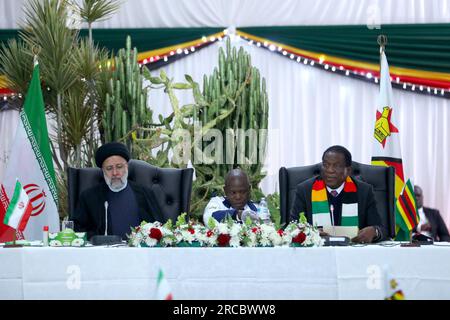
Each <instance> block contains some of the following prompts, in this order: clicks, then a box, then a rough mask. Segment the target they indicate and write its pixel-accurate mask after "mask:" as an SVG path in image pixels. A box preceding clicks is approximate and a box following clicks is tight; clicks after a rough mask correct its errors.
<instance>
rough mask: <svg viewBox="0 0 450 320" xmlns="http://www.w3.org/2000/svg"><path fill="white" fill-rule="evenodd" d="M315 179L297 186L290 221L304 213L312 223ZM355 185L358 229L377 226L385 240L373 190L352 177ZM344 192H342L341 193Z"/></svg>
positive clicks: (383, 227) (383, 228)
mask: <svg viewBox="0 0 450 320" xmlns="http://www.w3.org/2000/svg"><path fill="white" fill-rule="evenodd" d="M316 178H317V176H316V177H313V178H311V179H308V180H306V181H303V182H301V183H299V184H298V185H297V189H296V191H295V197H294V204H293V206H292V209H291V215H290V218H291V221H292V220H298V219H299V216H298V215H299V213H300V212H304V213H305V216H306V218H307V219H308V222H309V223H312V202H311V193H312V185H313V183H314V181H315V180H316ZM352 179H353V181H354V182H355V184H356V189H357V194H358V227H359V229H362V228H365V227H368V226H377V227H378V228H379V230H380V232H381V239H378V240H384V239H385V238H386V235H387V234H388V233H387V228H386V226H384V225H383V224H382V222H381V218H380V215H379V214H378V210H377V206H376V202H375V196H374V194H373V188H372V186H371V185H370V184H367V183H365V182H362V181H360V180H357V179H355V178H354V177H352ZM342 192H344V191H342Z"/></svg>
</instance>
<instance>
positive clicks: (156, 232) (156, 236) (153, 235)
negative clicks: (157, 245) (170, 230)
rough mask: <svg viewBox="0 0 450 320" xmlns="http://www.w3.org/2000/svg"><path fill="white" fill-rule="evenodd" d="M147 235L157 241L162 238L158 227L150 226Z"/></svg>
mask: <svg viewBox="0 0 450 320" xmlns="http://www.w3.org/2000/svg"><path fill="white" fill-rule="evenodd" d="M148 235H149V236H150V238H152V239H156V240H157V241H159V240H161V238H162V233H161V230H159V229H158V228H151V229H150V233H149V234H148Z"/></svg>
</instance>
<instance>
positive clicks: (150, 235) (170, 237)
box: [128, 219, 177, 247]
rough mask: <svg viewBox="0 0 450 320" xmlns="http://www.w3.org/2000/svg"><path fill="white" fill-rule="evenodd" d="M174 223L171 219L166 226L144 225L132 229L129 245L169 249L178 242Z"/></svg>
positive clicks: (143, 223) (145, 223)
mask: <svg viewBox="0 0 450 320" xmlns="http://www.w3.org/2000/svg"><path fill="white" fill-rule="evenodd" d="M172 229H173V228H172V221H171V220H170V219H169V220H168V221H167V222H166V223H165V224H164V225H163V224H162V223H161V222H158V221H156V222H152V223H147V222H145V221H142V223H141V224H140V225H139V226H137V227H136V228H132V229H131V235H129V236H128V238H129V241H128V244H129V245H130V246H131V247H156V246H159V247H169V246H172V245H173V244H174V243H175V242H176V240H177V239H176V237H175V235H174V234H173V231H172Z"/></svg>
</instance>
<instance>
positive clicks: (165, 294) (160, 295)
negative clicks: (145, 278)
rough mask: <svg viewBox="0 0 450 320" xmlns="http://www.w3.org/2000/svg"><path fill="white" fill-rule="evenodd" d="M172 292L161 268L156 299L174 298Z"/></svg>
mask: <svg viewBox="0 0 450 320" xmlns="http://www.w3.org/2000/svg"><path fill="white" fill-rule="evenodd" d="M172 299H173V297H172V292H171V290H170V287H169V282H167V279H166V278H165V277H164V273H163V271H162V270H161V269H159V272H158V280H157V283H156V300H172Z"/></svg>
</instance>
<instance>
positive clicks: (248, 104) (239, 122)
mask: <svg viewBox="0 0 450 320" xmlns="http://www.w3.org/2000/svg"><path fill="white" fill-rule="evenodd" d="M218 62H219V66H218V68H215V69H214V71H213V73H212V75H210V76H209V77H208V76H206V75H205V76H204V78H203V91H202V92H201V93H200V92H199V90H198V88H195V85H194V86H193V87H194V98H195V102H196V106H195V110H194V112H195V114H194V115H193V119H194V120H200V121H201V122H202V125H203V127H204V129H206V130H207V129H208V128H210V127H211V123H212V122H214V128H215V129H218V130H220V132H221V133H222V137H224V144H223V150H222V152H223V153H222V154H223V155H224V157H223V162H222V163H212V164H207V162H206V163H205V161H203V162H202V163H199V164H195V163H194V168H195V170H196V177H197V180H196V181H195V183H194V188H193V199H192V205H191V207H192V211H193V212H194V214H195V215H197V216H200V215H201V214H202V211H203V208H204V206H205V205H206V201H208V200H209V197H210V196H211V194H212V193H222V194H223V189H222V187H223V183H224V177H225V176H226V174H227V173H228V171H230V170H231V169H233V168H236V167H240V168H241V169H243V170H245V172H247V174H248V176H249V178H250V183H251V185H252V198H259V197H260V196H262V192H261V190H260V189H259V186H258V185H259V183H260V181H261V180H262V178H263V177H264V176H265V174H264V173H263V172H262V167H263V164H264V159H265V151H266V146H267V126H268V109H269V107H268V98H267V91H266V81H265V79H264V78H262V79H261V76H260V73H259V71H258V69H257V68H256V67H253V66H252V64H251V58H250V55H249V54H248V53H246V52H245V51H244V49H243V48H242V47H241V48H240V49H239V51H238V50H237V49H236V47H233V48H232V47H231V43H230V39H229V38H227V42H226V53H225V51H224V50H223V49H222V48H220V49H219V59H218ZM196 89H197V90H196ZM223 114H226V115H227V116H226V117H223V118H220V115H223ZM249 129H250V130H249ZM252 130H254V131H253V133H256V136H253V139H246V138H245V132H246V131H247V132H249V133H250V134H252ZM255 138H256V139H255ZM249 140H250V141H249ZM255 143H256V145H255ZM201 145H202V149H204V148H205V147H207V145H208V142H204V141H203V142H201ZM216 152H217V150H216ZM204 160H205V159H204Z"/></svg>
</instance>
